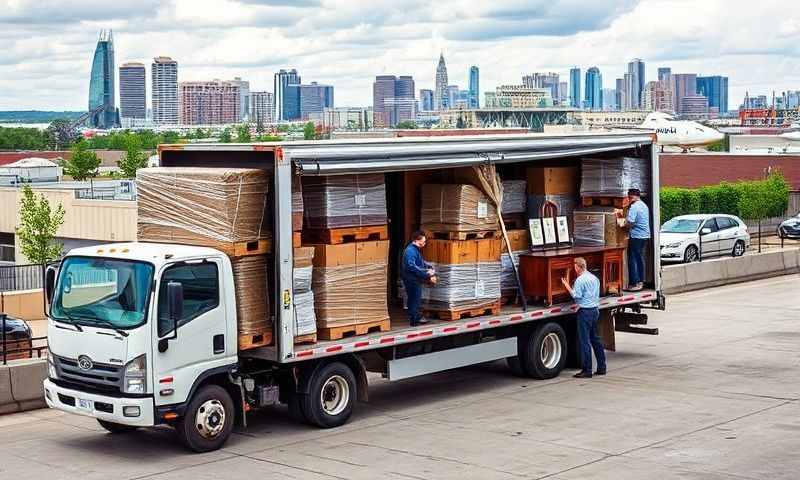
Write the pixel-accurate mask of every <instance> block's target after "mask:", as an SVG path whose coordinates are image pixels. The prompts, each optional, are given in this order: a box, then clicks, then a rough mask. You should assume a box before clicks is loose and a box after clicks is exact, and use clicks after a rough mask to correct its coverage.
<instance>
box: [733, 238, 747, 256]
mask: <svg viewBox="0 0 800 480" xmlns="http://www.w3.org/2000/svg"><path fill="white" fill-rule="evenodd" d="M744 250H745V245H744V242H743V241H741V240H737V241H736V243H735V244H734V245H733V256H734V257H741V256H742V255H744Z"/></svg>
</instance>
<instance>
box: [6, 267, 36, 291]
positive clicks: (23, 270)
mask: <svg viewBox="0 0 800 480" xmlns="http://www.w3.org/2000/svg"><path fill="white" fill-rule="evenodd" d="M43 286H44V267H43V266H42V265H36V264H32V265H2V266H0V292H16V291H19V290H38V289H40V288H42V287H43Z"/></svg>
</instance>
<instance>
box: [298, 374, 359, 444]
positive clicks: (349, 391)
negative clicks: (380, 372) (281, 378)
mask: <svg viewBox="0 0 800 480" xmlns="http://www.w3.org/2000/svg"><path fill="white" fill-rule="evenodd" d="M298 396H299V398H298V400H299V402H300V405H299V406H300V410H301V411H302V412H303V414H304V416H305V418H306V419H307V420H308V421H309V422H310V423H311V424H313V425H316V426H318V427H321V428H332V427H338V426H340V425H343V424H344V423H346V422H347V420H349V419H350V415H351V414H352V413H353V404H354V403H355V399H356V377H355V375H354V374H353V371H352V370H350V367H348V366H347V365H345V364H344V363H341V362H333V363H329V364H328V365H325V366H323V367H321V368H320V369H319V370H317V371H316V372H315V373H314V374H313V376H312V378H311V379H310V381H309V384H308V393H305V394H298Z"/></svg>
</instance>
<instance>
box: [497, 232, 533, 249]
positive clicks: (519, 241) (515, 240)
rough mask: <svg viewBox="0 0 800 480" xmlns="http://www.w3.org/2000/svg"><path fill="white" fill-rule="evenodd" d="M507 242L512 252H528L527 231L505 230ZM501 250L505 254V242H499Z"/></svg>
mask: <svg viewBox="0 0 800 480" xmlns="http://www.w3.org/2000/svg"><path fill="white" fill-rule="evenodd" d="M506 233H508V242H509V243H510V244H511V251H512V252H519V251H526V252H527V251H528V250H529V248H530V232H529V231H528V230H527V229H519V230H507V231H506ZM501 248H502V251H503V252H506V251H507V249H506V242H505V240H501Z"/></svg>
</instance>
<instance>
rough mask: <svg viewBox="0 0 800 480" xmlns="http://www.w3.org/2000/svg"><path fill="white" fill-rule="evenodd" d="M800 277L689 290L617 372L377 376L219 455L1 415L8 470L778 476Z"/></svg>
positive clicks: (152, 474)
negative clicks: (350, 394) (349, 397)
mask: <svg viewBox="0 0 800 480" xmlns="http://www.w3.org/2000/svg"><path fill="white" fill-rule="evenodd" d="M799 293H800V276H788V277H782V278H779V279H771V280H765V281H761V282H755V283H750V284H740V285H736V286H732V287H723V288H719V289H713V290H707V291H703V292H694V293H689V294H683V295H675V296H672V297H670V298H669V299H668V309H667V311H666V312H655V313H652V314H651V324H652V325H654V326H657V327H659V329H660V330H661V335H660V336H657V337H650V336H643V335H631V334H619V336H618V340H617V344H618V349H619V351H618V352H616V353H610V354H609V368H610V370H609V375H608V376H606V377H603V378H599V377H595V378H593V379H590V380H576V379H573V378H571V375H569V374H567V372H565V373H564V374H562V376H561V377H560V378H557V379H554V380H551V381H544V382H537V381H532V380H523V379H518V378H514V377H512V376H511V375H510V374H509V373H508V372H507V370H506V369H505V366H504V364H503V363H501V362H497V363H491V364H485V365H480V366H476V367H472V368H467V369H462V370H458V371H455V372H448V373H442V374H438V375H433V376H429V377H425V378H420V379H412V380H407V381H403V382H398V383H391V384H390V383H388V382H384V381H382V380H380V379H377V380H376V382H375V383H374V384H373V387H372V390H371V393H372V399H371V403H370V404H368V405H366V404H360V405H359V406H358V409H357V412H356V413H355V414H354V417H353V419H352V421H351V422H350V423H349V424H348V425H346V426H344V427H342V428H339V429H335V430H316V429H313V428H311V427H306V426H303V425H299V424H295V423H292V422H291V421H290V420H289V419H288V415H287V413H286V410H285V409H282V408H275V409H274V410H271V411H269V412H265V413H264V414H262V415H260V416H259V417H255V418H252V420H251V426H250V428H249V429H248V430H247V431H243V432H239V433H237V434H235V435H234V437H233V438H232V439H231V441H230V442H229V443H228V445H227V447H226V448H225V449H224V450H222V451H218V452H214V453H210V454H205V455H197V454H190V453H187V452H186V451H184V450H183V449H182V448H181V447H180V445H179V444H178V443H177V441H176V440H175V438H174V437H173V435H172V432H171V431H170V430H168V429H157V430H146V431H139V432H136V433H133V434H130V435H124V436H112V435H110V434H106V433H104V431H101V430H100V428H99V427H98V426H97V425H96V424H95V423H94V421H93V420H91V419H88V418H82V417H76V416H71V415H62V414H60V413H58V412H55V411H48V410H40V411H35V412H29V413H23V414H15V415H10V416H4V417H0V478H2V479H9V480H22V479H36V480H42V479H81V480H91V479H103V480H105V479H112V478H113V479H131V478H153V479H191V480H202V479H215V480H219V479H240V478H241V479H256V478H258V479H266V478H285V479H295V478H303V479H306V478H307V479H330V478H343V479H379V478H380V479H383V478H391V479H445V478H447V479H451V478H452V479H458V480H464V479H471V478H475V479H495V478H496V479H512V478H553V479H593V478H603V479H606V478H607V479H611V478H613V479H643V478H658V479H659V480H668V479H684V480H685V479H692V478H698V479H699V478H702V479H714V480H716V479H728V478H730V479H740V480H741V479H765V478H770V479H775V478H786V479H790V478H792V479H794V478H797V476H798V473H797V472H800V456H798V455H797V452H798V451H800V402H798V399H800V381H798V380H800V370H798V366H800V353H799V352H800V302H798V300H797V299H798V294H799Z"/></svg>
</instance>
